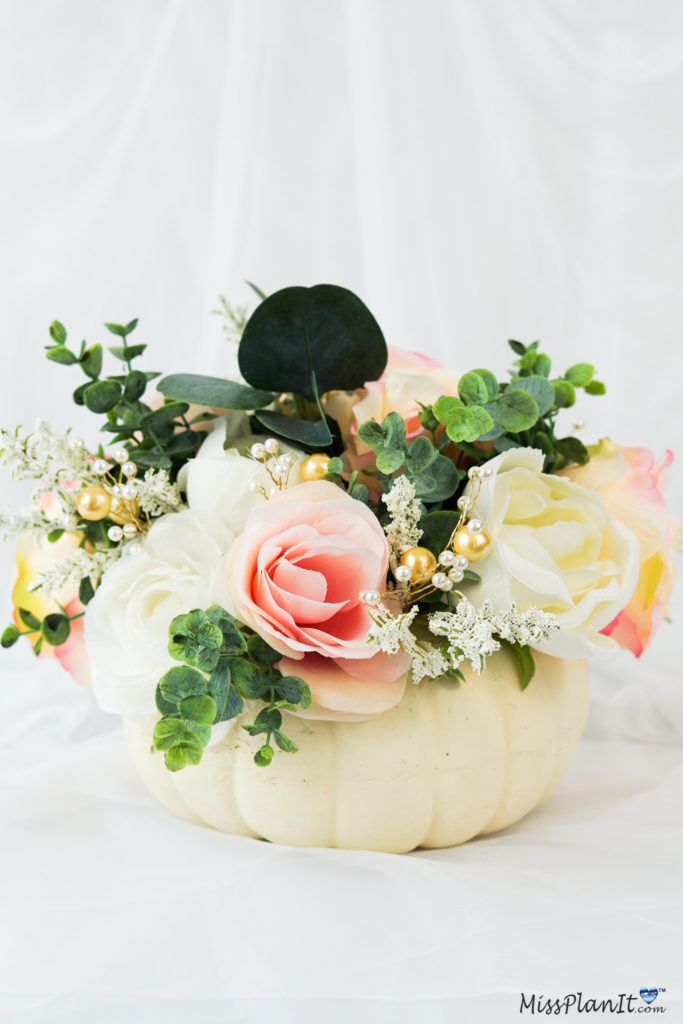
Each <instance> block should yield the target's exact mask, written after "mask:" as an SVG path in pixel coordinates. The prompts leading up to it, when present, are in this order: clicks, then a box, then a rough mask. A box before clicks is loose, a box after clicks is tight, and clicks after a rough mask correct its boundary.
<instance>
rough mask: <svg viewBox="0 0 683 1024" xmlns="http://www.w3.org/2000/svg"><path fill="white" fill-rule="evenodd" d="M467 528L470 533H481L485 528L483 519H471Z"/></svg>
mask: <svg viewBox="0 0 683 1024" xmlns="http://www.w3.org/2000/svg"><path fill="white" fill-rule="evenodd" d="M467 529H468V530H469V531H470V533H481V531H482V530H483V529H484V524H483V523H482V521H481V519H470V521H469V522H468V523H467Z"/></svg>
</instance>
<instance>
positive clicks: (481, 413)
mask: <svg viewBox="0 0 683 1024" xmlns="http://www.w3.org/2000/svg"><path fill="white" fill-rule="evenodd" d="M467 411H468V413H469V414H470V422H471V425H472V427H471V432H472V435H473V436H471V437H468V438H467V440H468V441H477V440H479V438H481V436H482V435H483V434H487V433H488V432H489V430H491V428H492V427H493V426H494V425H495V424H494V422H493V417H492V416H491V414H490V412H488V410H487V409H484V408H483V406H481V405H471V406H470V407H469V408H468V410H467Z"/></svg>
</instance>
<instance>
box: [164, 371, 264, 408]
mask: <svg viewBox="0 0 683 1024" xmlns="http://www.w3.org/2000/svg"><path fill="white" fill-rule="evenodd" d="M157 389H158V390H159V391H160V392H161V394H162V395H166V397H167V398H176V399H179V400H180V401H182V402H190V403H195V404H196V405H208V406H211V407H213V408H217V409H246V410H253V409H262V408H264V406H266V405H270V404H271V403H272V402H273V401H274V400H275V395H274V394H273V393H272V392H271V391H260V390H256V389H254V388H250V387H248V386H247V385H246V384H238V383H236V382H235V381H232V380H223V379H222V378H220V377H204V376H202V375H201V374H197V373H173V374H171V375H170V376H169V377H164V378H163V379H162V380H160V381H159V383H158V384H157Z"/></svg>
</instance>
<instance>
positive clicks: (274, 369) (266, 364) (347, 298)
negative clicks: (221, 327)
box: [238, 284, 387, 400]
mask: <svg viewBox="0 0 683 1024" xmlns="http://www.w3.org/2000/svg"><path fill="white" fill-rule="evenodd" d="M238 360H239V367H240V371H241V373H242V376H243V377H244V379H245V380H246V381H247V382H248V383H249V384H251V385H252V387H255V388H262V389H264V390H267V391H272V392H275V393H279V392H281V391H293V392H295V393H296V394H299V395H303V396H304V397H305V398H308V399H310V400H313V399H314V398H315V394H314V391H313V388H312V386H311V371H314V373H315V376H316V379H317V384H318V389H319V391H320V393H321V394H323V393H324V392H325V391H330V390H332V389H333V388H334V389H338V390H341V391H354V390H355V389H356V388H359V387H362V386H363V385H364V384H365V383H366V382H367V381H371V380H377V379H378V378H379V377H380V376H381V375H382V373H383V372H384V368H385V366H386V363H387V346H386V342H385V341H384V336H383V335H382V332H381V330H380V328H379V325H378V324H377V321H376V320H375V318H374V317H373V315H372V313H371V312H370V310H369V309H368V308H367V306H365V304H364V303H363V302H361V300H360V299H359V298H358V297H357V296H356V295H354V294H353V292H350V291H348V290H347V289H346V288H340V287H338V286H336V285H330V284H319V285H315V286H314V287H313V288H300V287H295V288H283V289H282V290H281V291H277V292H275V293H274V294H272V295H270V296H268V298H266V299H264V301H263V302H262V303H261V305H260V306H258V307H257V309H256V310H255V311H254V312H253V314H252V315H251V317H250V318H249V320H248V322H247V324H246V326H245V328H244V333H243V334H242V339H241V341H240V346H239V352H238Z"/></svg>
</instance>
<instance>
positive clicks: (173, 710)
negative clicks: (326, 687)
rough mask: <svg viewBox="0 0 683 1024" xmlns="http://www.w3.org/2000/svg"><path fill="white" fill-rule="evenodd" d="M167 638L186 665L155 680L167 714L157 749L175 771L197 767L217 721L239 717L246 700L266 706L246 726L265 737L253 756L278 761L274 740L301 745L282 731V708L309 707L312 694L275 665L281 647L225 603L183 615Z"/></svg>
mask: <svg viewBox="0 0 683 1024" xmlns="http://www.w3.org/2000/svg"><path fill="white" fill-rule="evenodd" d="M169 637H170V640H169V645H168V650H169V653H170V654H171V655H172V657H173V658H175V659H176V661H179V662H182V664H181V665H178V666H176V667H174V668H171V669H169V670H168V672H166V674H165V675H164V676H163V678H162V679H161V680H160V682H159V684H158V685H157V689H156V705H157V708H158V709H159V711H160V712H161V714H162V716H163V717H162V718H161V719H160V720H159V721H158V722H157V724H156V726H155V729H154V746H155V747H156V748H157V750H161V751H163V752H164V759H165V762H166V767H167V768H169V769H170V771H173V772H175V771H179V770H180V769H181V768H184V767H185V766H186V765H188V764H199V762H200V761H201V758H202V754H203V752H204V748H205V747H206V745H207V743H208V742H209V740H210V739H211V726H212V725H216V724H217V723H218V722H226V721H229V720H230V719H231V718H235V717H236V716H237V715H239V714H241V712H242V711H243V710H244V701H245V700H260V701H262V702H263V703H264V704H265V707H263V708H262V709H261V710H260V711H259V712H258V714H257V715H256V718H255V720H254V722H253V723H250V724H248V725H243V726H242V728H243V729H245V730H246V731H247V732H248V733H249V734H250V735H252V736H258V735H263V736H264V737H265V739H264V742H263V744H262V745H261V747H260V748H259V750H257V752H256V754H255V755H254V761H255V763H256V764H257V765H260V766H261V767H265V766H266V765H269V764H270V762H271V761H272V760H273V755H274V753H275V750H274V748H273V746H272V741H274V742H275V744H276V746H277V747H279V748H280V750H283V751H286V752H287V753H295V752H296V751H297V750H298V747H297V745H296V743H294V741H293V740H291V739H290V738H289V737H288V736H287V735H286V734H285V733H284V732H283V731H282V712H283V711H285V710H286V711H296V708H297V705H300V706H301V707H302V708H307V707H309V706H310V703H311V691H310V689H309V687H308V684H307V683H305V682H304V680H303V679H300V678H299V677H298V676H283V675H282V673H281V672H280V671H279V670H278V669H277V668H275V664H276V663H277V662H278V661H279V660H280V659H281V658H282V655H281V654H280V653H279V652H278V651H275V650H274V649H273V648H272V647H270V646H269V644H267V643H266V642H265V640H263V639H262V638H261V637H260V636H259V635H258V634H257V633H254V632H253V631H252V630H250V629H248V628H247V627H245V626H241V625H240V624H239V623H238V622H237V621H236V620H235V619H234V618H233V617H232V616H231V615H229V614H228V612H226V611H225V609H223V608H221V607H220V606H219V605H212V606H211V607H210V608H207V609H206V610H205V611H203V610H201V609H199V608H196V609H194V610H193V611H191V612H188V613H187V614H186V615H178V616H177V617H176V618H175V619H173V621H172V623H171V625H170V628H169Z"/></svg>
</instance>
